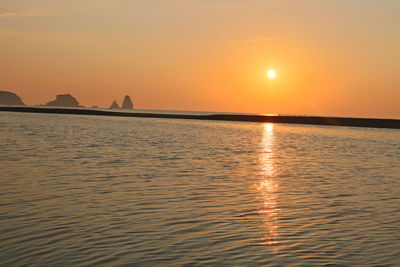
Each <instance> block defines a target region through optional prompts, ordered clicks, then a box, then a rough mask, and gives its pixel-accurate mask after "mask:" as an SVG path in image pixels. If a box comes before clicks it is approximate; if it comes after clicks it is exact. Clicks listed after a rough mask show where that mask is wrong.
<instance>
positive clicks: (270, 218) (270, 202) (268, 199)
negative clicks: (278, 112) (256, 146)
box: [257, 123, 279, 250]
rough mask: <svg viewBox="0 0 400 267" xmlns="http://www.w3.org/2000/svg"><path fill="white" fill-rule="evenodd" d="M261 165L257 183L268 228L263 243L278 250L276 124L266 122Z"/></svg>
mask: <svg viewBox="0 0 400 267" xmlns="http://www.w3.org/2000/svg"><path fill="white" fill-rule="evenodd" d="M259 159H260V166H261V172H262V175H261V179H260V181H259V183H258V184H257V190H258V191H259V192H260V194H261V202H262V203H261V207H260V209H259V213H260V214H261V216H262V218H263V227H265V229H266V234H265V237H264V238H263V241H262V244H263V245H269V246H273V247H274V250H277V249H278V248H277V247H276V245H277V241H276V240H277V238H278V210H279V209H278V207H277V201H276V200H277V197H278V194H277V191H278V187H279V185H278V182H277V181H276V179H275V176H276V169H275V162H274V160H275V158H274V125H273V124H270V123H268V124H264V129H263V138H262V141H261V144H260V156H259Z"/></svg>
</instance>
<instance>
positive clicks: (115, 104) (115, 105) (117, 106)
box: [110, 100, 119, 109]
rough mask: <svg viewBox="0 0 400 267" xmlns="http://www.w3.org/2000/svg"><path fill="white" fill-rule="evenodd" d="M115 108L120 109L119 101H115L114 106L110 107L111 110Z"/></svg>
mask: <svg viewBox="0 0 400 267" xmlns="http://www.w3.org/2000/svg"><path fill="white" fill-rule="evenodd" d="M113 108H119V105H118V103H117V101H115V100H114V102H112V104H111V106H110V109H113Z"/></svg>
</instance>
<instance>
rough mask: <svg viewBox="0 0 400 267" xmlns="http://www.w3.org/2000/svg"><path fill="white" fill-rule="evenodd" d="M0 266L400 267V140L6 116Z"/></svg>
mask: <svg viewBox="0 0 400 267" xmlns="http://www.w3.org/2000/svg"><path fill="white" fill-rule="evenodd" d="M0 244H1V246H0V265H1V266H31V265H33V266H400V256H399V255H400V130H393V129H372V128H356V127H334V126H310V125H307V126H305V125H295V124H292V125H289V124H268V123H250V122H222V121H198V120H178V119H157V118H126V117H102V116H86V115H62V114H33V113H16V112H0Z"/></svg>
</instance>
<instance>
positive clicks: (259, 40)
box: [212, 37, 271, 46]
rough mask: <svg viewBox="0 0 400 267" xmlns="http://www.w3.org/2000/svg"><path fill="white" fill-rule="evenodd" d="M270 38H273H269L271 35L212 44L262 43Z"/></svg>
mask: <svg viewBox="0 0 400 267" xmlns="http://www.w3.org/2000/svg"><path fill="white" fill-rule="evenodd" d="M270 40H271V38H269V37H264V38H258V39H248V40H242V41H233V42H220V43H214V44H212V46H235V45H246V44H254V43H262V42H266V41H270Z"/></svg>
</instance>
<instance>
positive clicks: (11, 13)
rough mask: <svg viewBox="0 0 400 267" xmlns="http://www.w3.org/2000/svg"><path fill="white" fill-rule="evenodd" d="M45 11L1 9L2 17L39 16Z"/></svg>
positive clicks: (0, 16) (0, 15)
mask: <svg viewBox="0 0 400 267" xmlns="http://www.w3.org/2000/svg"><path fill="white" fill-rule="evenodd" d="M45 14H46V12H44V11H0V18H3V17H37V16H43V15H45Z"/></svg>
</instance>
